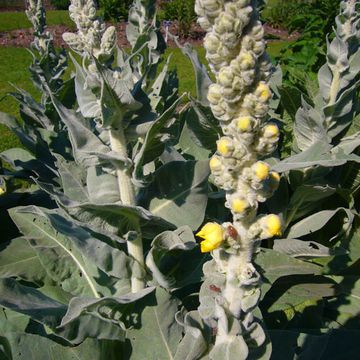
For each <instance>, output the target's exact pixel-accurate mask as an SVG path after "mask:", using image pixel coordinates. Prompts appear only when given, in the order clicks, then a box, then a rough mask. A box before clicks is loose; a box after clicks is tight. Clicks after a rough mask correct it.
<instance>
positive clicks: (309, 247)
mask: <svg viewBox="0 0 360 360" xmlns="http://www.w3.org/2000/svg"><path fill="white" fill-rule="evenodd" d="M273 249H274V250H275V251H277V252H280V253H282V254H286V255H290V256H291V257H295V258H301V259H307V258H308V259H312V258H318V257H326V256H334V255H345V254H346V250H345V249H343V248H334V249H330V248H328V247H326V246H324V245H322V244H319V243H317V242H315V241H303V240H297V239H281V240H275V241H274V247H273Z"/></svg>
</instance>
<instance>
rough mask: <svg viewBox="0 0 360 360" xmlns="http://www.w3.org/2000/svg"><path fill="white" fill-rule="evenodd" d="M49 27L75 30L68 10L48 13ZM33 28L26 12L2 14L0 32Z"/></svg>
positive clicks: (0, 15)
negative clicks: (59, 26) (62, 26)
mask: <svg viewBox="0 0 360 360" xmlns="http://www.w3.org/2000/svg"><path fill="white" fill-rule="evenodd" d="M46 22H47V24H48V25H66V26H68V27H71V28H74V27H75V25H74V23H73V22H72V20H71V19H70V17H69V12H68V11H67V10H52V11H47V12H46ZM27 28H31V23H30V21H29V20H28V19H27V17H26V15H25V13H24V12H18V11H6V12H0V31H11V30H17V29H27Z"/></svg>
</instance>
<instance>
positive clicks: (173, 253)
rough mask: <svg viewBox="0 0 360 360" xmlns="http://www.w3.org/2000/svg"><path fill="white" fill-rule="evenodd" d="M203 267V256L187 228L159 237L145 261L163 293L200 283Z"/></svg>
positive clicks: (168, 232)
mask: <svg viewBox="0 0 360 360" xmlns="http://www.w3.org/2000/svg"><path fill="white" fill-rule="evenodd" d="M203 264H204V256H203V255H202V254H201V253H200V251H199V248H198V247H197V246H196V241H195V238H194V235H193V233H192V231H191V229H190V228H189V227H188V226H183V227H181V228H179V229H177V230H175V231H165V232H163V233H161V234H159V235H158V236H157V237H156V238H155V239H154V240H153V242H152V244H151V249H150V251H149V253H148V255H147V257H146V265H147V267H148V268H149V269H150V270H151V272H152V275H153V277H154V279H155V281H156V282H157V283H158V284H159V285H160V286H162V287H164V288H167V289H174V288H179V287H183V286H186V285H188V284H192V283H197V282H200V280H201V276H202V265H203Z"/></svg>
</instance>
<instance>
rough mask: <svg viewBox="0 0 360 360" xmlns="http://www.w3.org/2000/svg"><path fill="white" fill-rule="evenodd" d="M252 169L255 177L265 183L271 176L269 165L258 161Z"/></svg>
mask: <svg viewBox="0 0 360 360" xmlns="http://www.w3.org/2000/svg"><path fill="white" fill-rule="evenodd" d="M252 169H253V172H254V174H255V177H256V178H257V179H258V180H260V181H264V180H265V179H266V178H267V177H268V176H269V170H270V166H269V165H268V164H267V163H264V162H262V161H258V162H257V163H256V164H254V165H253V166H252Z"/></svg>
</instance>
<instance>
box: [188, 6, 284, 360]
mask: <svg viewBox="0 0 360 360" xmlns="http://www.w3.org/2000/svg"><path fill="white" fill-rule="evenodd" d="M195 10H196V13H197V14H198V16H199V19H198V22H199V24H200V25H201V26H202V28H203V29H204V30H205V31H206V32H207V34H206V37H205V40H204V46H205V50H206V58H207V60H208V62H209V65H210V68H211V70H212V72H213V73H214V75H215V78H216V82H215V83H214V84H212V85H210V87H209V90H208V95H207V99H208V101H209V103H210V107H211V110H212V112H213V114H214V116H215V117H216V118H217V119H218V120H219V122H220V125H221V129H222V132H223V136H222V137H220V139H219V140H218V141H217V152H216V154H214V156H213V157H212V158H211V159H210V169H211V173H212V177H211V180H212V182H213V183H214V184H215V185H217V186H218V187H219V188H221V189H223V190H224V191H225V194H226V202H225V206H226V207H227V208H229V209H230V211H231V214H232V217H233V221H232V222H231V223H230V222H226V223H222V224H218V223H215V222H212V223H207V224H205V226H204V227H203V228H202V229H201V230H200V231H199V232H198V233H197V236H199V237H200V238H202V240H203V241H202V242H201V244H200V246H201V251H202V252H211V255H212V258H213V259H212V260H211V261H209V262H208V263H206V264H205V265H204V274H205V278H204V283H203V285H202V286H201V290H200V307H199V313H200V316H201V317H202V318H203V320H204V321H205V323H206V324H207V325H208V326H210V327H211V328H212V329H213V332H214V335H215V341H214V345H213V347H212V349H211V351H210V354H209V356H210V358H211V359H225V358H227V359H231V358H235V357H236V358H238V359H240V358H241V359H246V358H247V357H248V355H249V353H250V351H251V347H254V346H255V347H260V346H261V345H263V344H264V342H265V340H266V336H265V332H264V331H263V329H262V326H261V324H260V322H259V320H258V319H257V317H256V316H255V315H254V313H253V311H254V309H256V307H257V305H258V302H259V299H260V287H259V285H260V281H261V279H260V275H259V273H258V272H257V270H256V269H255V267H254V265H253V257H254V252H255V250H256V248H257V245H258V244H259V242H260V241H261V240H263V239H269V238H272V237H274V236H280V235H281V230H282V229H281V228H282V223H281V219H280V217H278V216H277V215H275V214H270V215H263V214H260V215H259V214H258V207H259V203H262V202H264V201H266V199H268V198H269V197H271V196H272V195H273V193H274V192H275V191H276V190H277V188H278V186H279V181H280V175H279V174H278V173H276V172H274V171H271V170H270V165H269V164H268V163H267V162H266V161H264V159H266V157H268V156H270V155H271V154H272V153H273V152H274V151H275V150H276V148H277V143H278V140H279V128H278V126H277V125H276V123H274V122H271V121H268V119H267V113H268V110H269V101H270V99H271V98H272V93H271V90H270V86H269V79H270V76H271V73H272V65H271V63H270V61H269V58H268V55H267V54H266V52H265V40H264V30H263V27H262V25H261V23H260V22H259V17H258V13H257V10H256V1H250V0H234V1H220V0H197V1H196V5H195ZM249 348H250V349H249Z"/></svg>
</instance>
